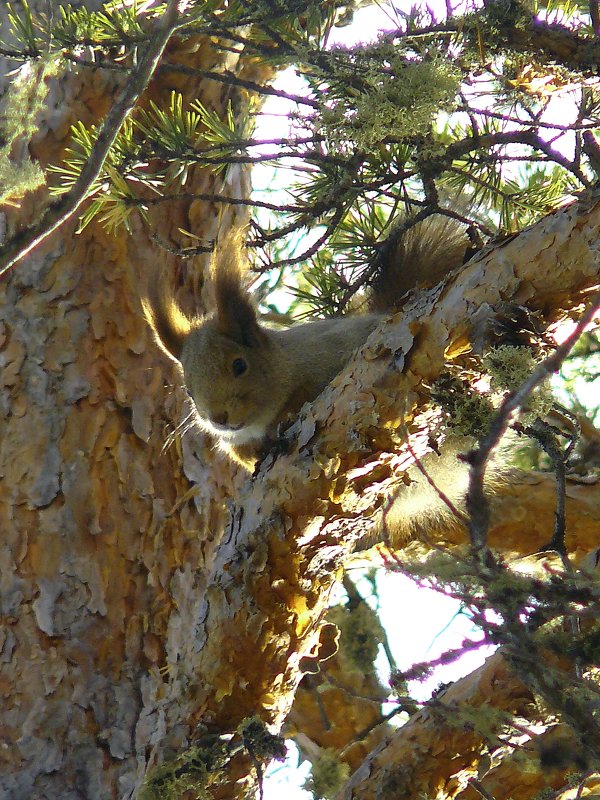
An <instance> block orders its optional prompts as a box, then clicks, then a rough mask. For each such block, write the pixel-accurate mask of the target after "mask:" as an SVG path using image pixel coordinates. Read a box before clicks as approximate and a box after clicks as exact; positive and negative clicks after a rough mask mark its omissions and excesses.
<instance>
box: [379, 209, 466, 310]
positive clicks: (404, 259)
mask: <svg viewBox="0 0 600 800" xmlns="http://www.w3.org/2000/svg"><path fill="white" fill-rule="evenodd" d="M468 247H469V238H468V236H467V233H466V230H465V227H464V225H461V223H460V222H457V221H456V220H454V219H451V218H450V217H444V216H441V215H440V214H436V215H435V216H432V217H428V218H427V219H424V220H423V221H422V222H418V223H417V224H416V225H414V226H413V227H412V228H409V230H408V231H406V233H405V234H404V235H403V236H402V238H401V239H400V241H399V243H398V245H397V247H396V249H395V250H394V251H392V254H391V255H390V257H389V258H388V259H387V263H386V264H384V266H383V267H382V269H381V272H380V274H379V275H378V276H377V278H376V279H375V280H374V281H373V284H372V290H373V292H372V298H371V299H370V303H369V305H370V306H371V309H372V310H373V311H390V310H392V309H394V308H395V307H396V306H397V305H398V302H399V300H400V298H401V297H403V295H405V294H406V292H408V291H410V290H411V289H414V288H415V287H416V286H433V285H434V284H436V283H438V282H439V281H441V280H442V279H443V278H445V277H446V275H448V274H449V273H450V272H452V271H453V270H454V269H456V268H457V267H460V266H461V265H462V264H463V263H464V259H465V253H466V252H467V249H468Z"/></svg>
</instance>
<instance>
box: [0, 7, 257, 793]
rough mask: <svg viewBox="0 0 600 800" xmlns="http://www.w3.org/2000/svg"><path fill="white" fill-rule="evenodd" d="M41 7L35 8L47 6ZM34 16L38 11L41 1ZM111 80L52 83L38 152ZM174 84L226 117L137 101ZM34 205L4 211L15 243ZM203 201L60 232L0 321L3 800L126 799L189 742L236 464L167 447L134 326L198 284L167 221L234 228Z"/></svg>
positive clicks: (192, 87)
mask: <svg viewBox="0 0 600 800" xmlns="http://www.w3.org/2000/svg"><path fill="white" fill-rule="evenodd" d="M42 6H44V3H42ZM44 7H45V6H44ZM165 60H167V61H169V62H171V63H185V64H188V65H196V66H203V67H208V68H214V69H219V68H220V67H222V66H223V65H224V62H226V66H227V68H229V69H230V70H232V71H233V72H237V73H240V72H242V71H244V74H245V75H246V76H247V77H249V78H254V79H257V80H261V79H264V78H265V77H266V75H267V73H268V69H266V68H265V67H264V66H260V65H257V64H255V65H254V66H249V65H248V64H245V63H244V61H243V59H242V58H239V59H235V58H234V57H232V56H231V54H225V53H223V52H222V51H219V50H217V49H216V48H214V47H213V46H212V45H211V43H210V42H209V41H206V40H204V41H198V43H197V48H192V47H190V43H189V41H188V42H187V43H186V45H185V47H183V48H181V49H180V48H179V45H178V43H177V42H174V43H172V44H171V45H170V46H169V48H168V52H167V55H166V59H165ZM120 80H121V78H120V73H118V72H116V73H115V72H111V71H106V72H104V71H102V70H88V69H81V70H79V71H75V70H72V71H71V72H70V73H69V74H68V75H65V76H63V77H61V78H60V79H57V80H52V81H51V83H50V86H49V97H48V102H47V107H46V111H45V112H44V115H43V117H42V118H40V119H39V126H40V132H39V135H37V136H36V138H35V141H34V142H33V143H32V148H31V149H32V152H33V153H34V155H35V157H36V158H37V159H39V161H40V162H41V164H42V165H46V164H48V163H56V162H57V161H59V160H60V158H61V156H62V155H63V153H64V148H65V146H67V145H68V144H69V126H70V125H71V124H72V123H74V122H75V121H77V120H82V121H83V122H85V123H86V124H92V123H98V122H100V121H101V119H102V117H103V116H104V114H105V113H106V111H107V110H108V108H109V107H110V104H111V101H112V99H113V98H114V97H115V94H116V92H117V91H118V88H119V83H120ZM172 89H177V90H178V91H181V92H183V93H184V95H185V96H187V97H188V98H189V99H192V98H195V97H199V98H200V99H201V100H202V101H203V102H205V103H207V104H208V105H209V106H212V107H213V108H215V109H216V110H220V111H221V112H223V113H224V109H225V107H226V105H227V102H228V100H231V99H233V100H235V92H234V91H232V90H231V88H230V87H227V86H226V85H222V84H220V83H217V82H209V81H201V80H200V79H199V78H196V77H187V76H186V77H182V76H180V75H176V74H174V73H171V72H166V73H161V74H160V75H159V76H158V77H157V78H156V79H155V80H154V82H153V83H152V84H151V85H150V87H149V89H148V92H147V93H146V96H145V98H144V102H147V101H148V99H149V98H151V97H155V98H158V97H162V98H165V97H168V96H169V93H170V91H171V90H172ZM222 183H223V185H221V181H220V179H218V178H215V176H214V175H213V174H211V173H209V172H206V171H205V172H202V171H200V170H198V171H196V172H195V173H194V175H193V176H192V177H191V178H190V180H189V183H188V186H187V188H188V189H189V191H190V192H193V191H196V192H211V191H218V192H219V193H222V194H229V195H230V196H232V197H233V196H235V197H241V198H245V197H246V196H247V195H248V192H249V178H248V174H247V172H246V171H245V169H238V168H233V170H232V171H231V172H230V174H229V178H228V179H227V180H226V181H224V182H222ZM46 202H47V195H46V194H45V192H43V191H38V192H37V193H36V195H35V196H34V197H31V196H29V197H27V198H26V199H25V200H24V201H23V202H22V203H21V206H20V208H19V209H18V210H17V209H6V218H7V221H8V226H9V233H10V232H11V231H13V230H16V229H18V228H19V227H22V226H27V225H28V224H31V223H32V222H33V221H34V220H35V218H36V216H37V214H38V213H39V208H40V206H42V205H43V204H44V203H46ZM233 208H234V211H231V208H229V209H228V210H227V211H225V212H224V213H222V215H221V218H219V209H215V208H214V207H211V206H209V205H208V204H206V203H198V202H192V203H190V202H188V203H185V204H184V203H171V204H168V205H165V206H164V207H161V209H160V212H157V213H155V214H154V216H153V217H152V218H151V222H150V225H149V226H148V227H149V229H148V228H146V227H143V226H142V225H141V224H137V223H134V231H133V235H131V236H128V235H126V233H125V232H124V231H121V232H120V233H119V234H118V235H117V236H112V235H109V234H107V233H106V232H104V230H103V228H102V225H100V224H97V223H92V224H90V225H89V226H88V227H87V228H86V229H85V230H84V231H83V232H82V233H80V234H76V225H75V224H74V223H73V224H71V225H68V226H65V227H63V228H62V229H61V230H60V231H59V232H58V233H57V234H55V235H54V236H53V237H52V239H51V240H50V241H49V242H48V243H47V244H46V245H45V246H44V247H43V249H38V250H37V251H34V252H33V253H32V254H31V255H30V256H29V257H28V258H27V259H26V260H24V261H23V262H21V263H19V264H18V265H17V266H16V267H15V268H14V269H13V270H12V272H11V273H10V274H9V276H8V278H7V280H6V281H5V282H4V285H3V286H2V305H1V308H0V313H1V322H0V337H1V338H0V347H1V349H0V358H1V359H2V361H1V363H2V374H1V379H0V380H1V398H2V399H1V412H0V413H1V420H0V432H1V441H2V444H1V450H0V475H1V477H2V481H1V484H0V492H1V494H0V515H1V516H0V519H1V520H2V523H1V524H2V530H3V537H2V538H3V542H2V548H1V554H2V555H1V561H0V564H1V567H0V569H1V574H2V581H1V586H2V595H1V613H2V619H3V626H2V630H1V632H0V653H1V657H0V662H1V674H2V684H1V685H2V711H1V712H0V715H1V719H0V728H1V730H2V748H0V764H1V766H0V797H1V798H6V800H21V798H23V800H24V799H25V798H27V800H37V798H48V800H56V798H61V800H70V798H90V799H91V798H93V799H94V800H100V799H101V798H109V797H110V798H113V797H120V798H124V797H129V796H131V794H132V793H133V792H134V791H135V789H136V787H139V786H140V783H141V781H142V779H143V777H144V775H145V773H146V769H147V767H148V766H149V765H150V766H151V765H152V764H154V763H156V762H157V761H162V760H163V759H164V758H165V757H168V756H171V755H172V754H174V753H177V752H178V751H179V750H180V749H181V748H183V747H185V746H186V744H187V743H188V742H189V741H190V740H191V739H192V738H193V736H194V730H195V727H194V726H195V725H196V722H197V721H198V719H199V718H200V717H202V709H201V708H200V707H199V706H198V705H197V704H196V703H194V702H193V701H191V702H190V703H187V704H186V703H180V702H179V701H180V697H181V695H182V693H183V692H185V687H186V686H187V685H189V684H190V683H192V682H194V681H196V680H197V679H198V676H195V677H192V674H191V672H190V669H191V670H193V669H194V666H195V665H194V660H193V659H192V660H190V659H189V658H188V653H189V652H190V651H193V650H194V649H195V648H197V646H198V642H197V641H195V637H194V630H195V626H196V624H197V613H198V605H199V603H200V601H201V599H202V598H203V597H205V594H206V591H205V586H206V574H207V565H208V564H210V563H211V560H212V558H213V555H214V551H215V547H216V545H217V543H218V540H219V536H220V533H221V531H222V528H223V517H224V514H223V498H224V497H226V496H228V495H230V494H231V492H232V491H233V488H232V487H233V482H234V481H235V479H236V478H235V470H234V469H232V467H231V465H230V464H228V463H227V462H226V461H225V459H224V458H222V457H221V456H219V455H217V454H216V453H215V452H214V450H213V446H212V442H209V441H208V440H206V439H203V438H202V437H197V436H195V435H194V433H193V432H191V433H190V434H188V435H187V436H186V437H185V438H184V439H183V441H182V442H181V443H179V442H177V443H176V445H175V446H173V447H170V448H169V449H167V450H166V451H164V452H163V446H164V443H165V437H166V435H167V434H168V433H169V431H171V430H172V429H173V427H175V426H176V425H177V424H178V423H179V421H180V420H181V418H182V416H183V415H184V414H185V413H187V407H186V405H185V395H184V393H183V392H182V391H181V390H180V388H179V384H180V380H179V377H178V375H177V374H176V373H175V371H174V370H173V369H172V367H171V365H170V364H169V363H168V362H167V361H166V360H165V358H164V357H163V356H162V355H161V354H160V352H159V350H158V348H157V347H156V345H155V343H154V341H153V340H152V337H151V336H150V333H149V329H148V326H147V324H146V322H145V320H144V318H143V316H142V313H141V307H140V294H141V292H142V290H143V287H144V286H145V283H146V282H147V281H148V280H152V279H156V278H157V276H158V274H159V273H158V265H160V266H161V268H162V269H164V270H165V271H166V273H167V274H168V275H170V277H171V280H177V281H178V282H179V284H182V285H184V286H186V287H188V292H189V287H190V286H195V285H197V284H198V282H200V283H201V280H200V281H199V278H198V276H201V275H202V268H203V266H204V264H205V259H202V258H199V259H196V260H195V263H193V264H192V265H190V262H185V263H183V264H182V263H181V262H179V261H177V259H176V258H175V257H174V256H171V255H170V254H169V253H166V252H165V251H164V250H163V249H161V248H159V247H158V246H157V245H156V244H154V243H153V242H152V241H151V239H150V234H154V233H155V234H157V235H158V236H159V237H160V238H161V239H163V240H165V241H167V242H170V243H173V244H175V245H176V246H178V245H179V246H180V245H181V236H180V234H179V232H178V230H179V228H185V229H187V230H190V231H191V232H193V233H194V234H196V235H198V236H199V237H204V238H206V239H211V238H213V237H214V236H215V235H216V233H217V229H218V226H219V225H222V226H224V227H225V228H227V227H228V226H230V225H231V224H232V222H233V220H234V218H235V216H234V215H235V214H237V211H235V208H236V207H233Z"/></svg>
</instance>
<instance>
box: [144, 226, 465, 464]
mask: <svg viewBox="0 0 600 800" xmlns="http://www.w3.org/2000/svg"><path fill="white" fill-rule="evenodd" d="M241 238H242V234H241V231H239V230H238V231H234V232H233V233H231V234H229V235H228V236H226V237H225V238H224V240H223V241H222V242H221V243H219V244H218V246H217V247H216V248H215V250H214V252H213V257H212V262H211V276H212V280H213V285H214V305H215V308H214V311H213V312H212V313H209V314H208V315H206V316H198V317H195V318H192V319H190V318H188V317H187V316H186V315H185V314H184V313H183V312H182V311H181V309H180V308H179V307H178V306H177V304H176V303H175V301H174V299H173V298H172V297H171V296H169V295H168V293H166V292H164V291H162V290H161V287H160V284H159V283H155V284H153V286H152V287H151V289H150V292H149V294H148V296H147V297H146V298H144V299H143V300H142V305H143V310H144V314H145V316H146V319H147V320H148V323H149V324H150V327H151V329H152V331H153V333H154V337H155V339H156V342H157V343H158V345H159V346H160V347H161V349H162V350H163V351H164V352H165V353H166V355H167V356H169V358H171V359H173V360H174V361H175V362H176V363H177V364H178V366H179V367H180V369H181V370H182V372H183V378H184V382H185V386H186V388H187V391H188V393H189V395H190V397H191V399H192V400H193V403H194V405H195V409H196V412H197V422H198V423H199V425H200V427H202V428H203V429H204V430H205V431H206V432H207V433H209V434H211V435H212V436H214V437H215V438H216V440H217V442H218V444H219V445H220V446H221V447H222V448H223V449H224V450H226V451H227V453H228V454H229V455H230V456H231V457H232V458H233V459H234V460H235V461H237V462H238V463H241V464H242V465H243V466H244V467H246V468H247V469H249V470H252V469H253V468H254V466H255V464H256V461H257V460H258V459H259V458H260V455H261V454H262V453H264V451H265V449H266V445H267V444H268V443H269V442H272V441H275V440H276V438H277V427H278V425H279V424H280V423H281V422H282V421H284V420H286V419H288V418H289V417H290V416H291V415H293V414H295V413H296V412H298V411H299V410H300V408H301V407H302V405H303V404H304V403H306V402H310V401H312V400H314V399H315V398H316V397H317V395H319V394H320V392H321V391H322V390H323V389H324V388H325V386H327V384H328V383H329V382H330V381H331V380H332V379H333V378H334V377H335V375H336V374H337V373H338V372H339V371H340V370H341V369H342V367H344V365H345V364H346V362H347V361H348V360H349V358H350V356H351V355H352V353H353V352H354V351H355V350H356V349H357V348H358V347H360V346H361V345H362V344H363V343H364V342H365V341H366V339H367V337H368V336H369V334H370V333H371V332H372V331H373V330H374V329H375V328H376V327H377V325H378V324H379V323H380V322H381V321H382V320H383V319H385V317H386V316H387V315H388V314H389V313H391V312H392V311H393V310H394V309H395V307H396V305H397V304H398V301H399V299H400V298H401V297H402V296H403V295H404V294H406V292H408V291H409V290H410V289H412V288H415V287H416V286H418V285H422V284H435V283H438V282H439V281H440V280H441V279H442V278H443V277H444V276H446V275H447V274H449V273H450V272H451V271H452V270H454V269H455V268H457V267H459V266H461V265H462V264H463V262H464V256H465V252H466V251H467V248H468V246H469V240H468V237H467V235H466V232H465V229H464V227H463V226H462V225H460V224H459V223H457V222H456V221H455V220H453V219H451V218H448V217H442V216H439V215H438V216H435V217H429V218H427V219H425V220H423V221H422V222H419V223H417V224H415V225H414V226H413V227H411V228H409V229H408V230H407V231H406V233H405V234H404V235H403V236H402V237H401V239H400V241H399V243H398V245H397V246H396V248H395V252H394V253H393V255H392V257H391V259H389V262H390V263H389V266H388V267H387V268H386V269H384V270H382V271H381V273H380V275H378V276H377V278H376V279H375V280H374V281H373V284H372V287H371V294H370V297H369V300H368V309H367V311H366V312H365V313H357V314H350V315H348V316H339V317H330V318H328V319H321V320H314V321H311V322H306V323H302V324H297V325H293V326H291V327H289V328H285V329H273V328H268V327H266V326H264V325H263V324H261V322H260V320H259V318H258V315H257V311H256V306H255V303H254V301H253V299H252V297H251V295H250V294H249V293H248V291H247V289H246V288H245V282H246V281H245V275H246V272H247V266H246V263H245V259H244V256H243V249H242V242H241Z"/></svg>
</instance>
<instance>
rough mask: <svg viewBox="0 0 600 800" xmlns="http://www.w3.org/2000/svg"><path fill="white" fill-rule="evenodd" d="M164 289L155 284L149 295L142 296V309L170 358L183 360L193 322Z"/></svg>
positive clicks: (158, 341)
mask: <svg viewBox="0 0 600 800" xmlns="http://www.w3.org/2000/svg"><path fill="white" fill-rule="evenodd" d="M163 290H164V287H161V286H159V285H158V284H154V285H153V286H152V287H151V289H150V291H149V292H148V295H147V296H146V297H143V298H142V309H143V311H144V316H145V317H146V320H147V321H148V324H149V325H150V327H151V328H152V333H153V334H154V338H155V339H156V343H157V344H158V346H159V347H160V348H161V350H162V351H163V352H164V353H166V355H168V356H169V358H172V359H174V360H175V361H181V350H182V348H183V343H184V341H185V339H186V337H187V335H188V334H189V332H190V330H191V328H192V323H191V322H190V320H189V319H188V318H187V317H186V316H185V314H184V313H183V311H182V310H181V309H180V308H179V306H178V305H177V303H176V302H175V301H174V300H173V298H172V297H171V296H170V295H169V294H168V292H166V291H163Z"/></svg>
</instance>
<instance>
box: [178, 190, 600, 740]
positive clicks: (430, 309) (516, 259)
mask: <svg viewBox="0 0 600 800" xmlns="http://www.w3.org/2000/svg"><path fill="white" fill-rule="evenodd" d="M599 228H600V204H598V203H597V201H596V199H595V198H594V200H593V201H592V202H587V203H584V202H580V203H578V204H574V205H572V206H571V207H569V208H568V209H566V210H564V211H559V212H556V213H555V214H552V215H550V216H548V217H546V218H545V219H544V220H542V221H541V222H540V223H539V224H537V225H535V226H533V227H532V228H530V229H529V230H527V231H525V232H524V233H522V234H521V235H519V236H518V237H514V238H513V239H512V240H511V241H509V242H507V243H505V244H504V245H502V246H500V247H497V248H496V249H494V250H492V251H491V252H488V253H485V254H482V255H480V256H479V257H478V258H477V259H476V260H474V261H473V262H472V263H470V264H469V265H467V266H466V267H465V268H464V269H463V270H462V271H461V273H460V274H459V275H458V276H456V277H454V279H452V280H449V281H447V282H446V284H445V285H443V286H440V287H436V288H434V289H432V290H430V291H428V292H424V293H421V294H420V295H419V296H418V297H415V298H414V300H413V301H412V302H411V303H409V304H407V306H406V307H405V308H404V309H403V310H402V312H400V313H398V314H396V315H395V317H393V318H392V319H391V320H390V321H389V322H388V323H385V324H383V325H382V326H381V327H380V329H379V330H378V331H376V332H375V333H374V334H373V335H372V336H371V337H370V339H369V341H368V342H367V343H366V345H365V346H364V347H363V349H362V351H361V353H360V355H359V357H357V358H356V359H354V360H353V361H352V362H351V363H350V364H349V365H348V367H347V368H346V369H345V370H344V371H343V372H342V373H340V375H339V376H338V377H337V378H336V379H335V380H334V381H333V383H332V384H331V386H330V387H329V388H328V389H327V390H326V391H325V392H324V393H323V394H322V395H321V396H320V397H319V398H318V399H317V400H316V401H315V402H314V403H313V404H312V406H311V407H310V408H309V409H308V410H307V411H306V412H305V413H304V414H303V415H302V416H301V418H300V419H299V420H298V422H297V423H296V424H295V425H294V426H293V428H292V429H291V431H290V435H289V452H287V453H286V454H284V455H281V454H276V453H273V454H272V455H270V456H268V457H267V458H266V459H265V461H264V462H263V463H262V465H261V467H260V470H259V472H258V474H257V475H256V477H255V478H254V479H253V480H251V481H248V482H247V484H246V485H245V486H244V487H243V489H242V491H241V494H240V497H239V498H238V500H237V506H236V508H235V510H234V511H233V516H232V520H231V524H230V526H229V528H228V530H227V531H226V534H225V537H224V541H223V543H222V545H221V549H220V552H219V553H218V554H217V558H216V561H215V564H214V565H213V572H212V578H211V582H210V589H209V591H208V592H207V595H206V598H205V600H204V603H203V604H202V607H201V608H199V609H198V613H197V614H196V615H195V618H196V619H197V629H196V630H195V631H193V632H191V634H192V635H190V648H189V653H186V654H182V658H186V659H187V658H189V659H190V662H191V663H190V671H193V673H194V674H196V675H201V676H202V684H201V685H194V686H190V687H189V689H188V691H187V693H186V695H185V696H184V697H183V698H182V697H181V696H178V698H177V700H178V702H181V703H184V704H189V711H190V715H191V716H194V710H195V713H196V714H198V709H200V714H201V715H202V717H203V720H204V721H205V722H206V723H207V724H209V725H210V726H214V727H216V728H217V729H218V730H221V731H224V730H228V729H231V728H233V727H235V725H236V724H237V723H238V722H239V721H240V719H242V718H243V717H245V716H247V715H248V714H252V713H261V714H262V715H263V716H264V717H265V718H266V719H268V720H270V721H273V722H275V723H276V724H280V723H281V721H282V720H283V718H284V717H285V715H286V714H287V712H288V710H289V707H290V704H291V701H292V699H293V695H294V691H295V688H296V685H297V683H298V681H299V679H300V677H301V671H300V667H301V660H302V658H303V657H304V656H307V655H310V654H311V651H312V649H313V647H314V646H315V644H316V633H317V629H318V625H319V621H320V619H321V618H322V615H323V613H324V610H325V608H326V606H327V602H328V597H329V592H330V589H331V587H332V585H333V583H334V580H335V578H336V573H337V572H338V570H339V569H340V568H341V567H342V565H343V563H344V561H345V559H346V557H347V554H348V552H349V550H351V548H352V545H353V540H355V539H360V538H361V537H362V536H363V535H364V534H365V532H367V531H368V530H370V529H371V530H372V529H375V528H376V527H377V526H378V525H379V524H380V515H381V508H382V507H383V505H384V502H385V498H386V497H389V496H390V495H392V494H393V493H394V492H396V491H397V490H398V489H399V488H400V487H401V486H403V481H402V478H403V475H404V473H405V471H406V469H407V468H408V467H409V466H410V464H411V460H412V456H411V453H410V452H409V451H408V449H407V448H404V447H403V445H402V444H400V445H398V443H397V442H396V444H394V441H393V439H394V436H395V435H396V434H394V433H393V432H392V429H394V428H395V429H397V430H399V431H402V430H404V429H408V430H410V432H411V443H410V445H411V450H412V451H414V452H417V453H419V452H422V451H423V450H424V449H426V446H427V423H428V421H429V419H430V417H429V416H428V414H427V413H426V412H425V411H423V409H426V408H428V407H429V403H430V398H429V394H428V391H427V389H426V388H425V384H429V382H430V381H431V380H433V379H434V378H435V377H436V376H437V375H438V374H439V373H440V371H441V370H442V369H443V366H444V364H445V361H446V359H447V358H448V354H450V356H451V354H452V352H458V351H460V350H461V349H464V344H465V340H466V335H467V331H468V329H469V326H470V322H471V319H472V316H473V314H474V312H475V311H479V312H480V313H481V310H485V307H486V306H487V305H489V306H494V305H496V304H497V303H500V302H503V301H506V300H514V301H516V302H519V303H525V304H528V305H529V306H531V307H532V308H534V309H541V310H544V311H545V312H546V313H547V314H548V315H549V316H552V315H554V314H556V313H558V310H559V309H568V308H572V307H573V306H574V305H576V304H579V303H581V302H582V301H583V300H584V298H585V295H586V292H587V291H588V290H589V288H590V287H591V286H592V285H594V284H595V283H597V281H598V276H599V273H600V263H599V259H598V253H597V241H598V231H599ZM548 530H549V531H551V530H552V526H550V527H549V529H548ZM521 535H522V537H523V538H524V537H525V534H524V533H523V530H522V529H521ZM577 537H578V531H575V530H574V531H573V532H572V537H571V539H570V540H569V543H568V544H569V546H570V547H572V548H577V547H578V546H579V542H578V538H577ZM547 538H548V537H547V536H546V539H547ZM528 544H529V543H528V542H526V541H525V540H524V543H523V546H524V548H525V547H527V545H528ZM528 549H529V550H533V549H535V545H534V546H533V547H531V548H528ZM192 665H193V670H192ZM240 687H243V688H242V689H240Z"/></svg>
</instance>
